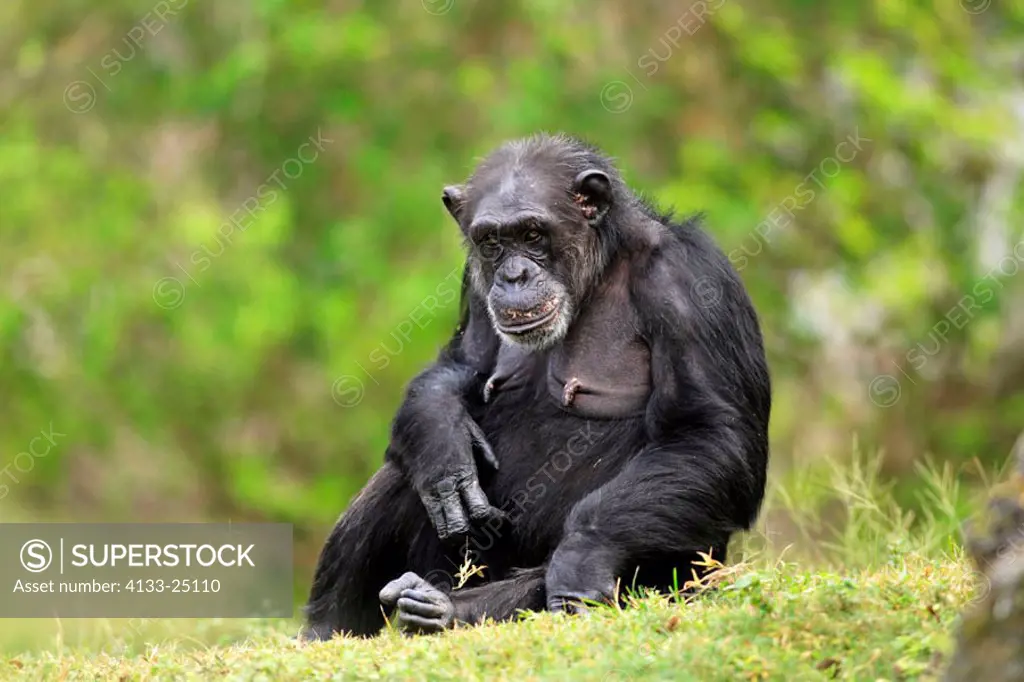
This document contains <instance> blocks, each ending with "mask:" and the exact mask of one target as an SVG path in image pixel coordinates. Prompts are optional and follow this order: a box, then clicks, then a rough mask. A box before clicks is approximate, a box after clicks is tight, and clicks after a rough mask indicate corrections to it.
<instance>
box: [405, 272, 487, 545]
mask: <svg viewBox="0 0 1024 682" xmlns="http://www.w3.org/2000/svg"><path fill="white" fill-rule="evenodd" d="M462 296H463V310H462V315H461V320H460V323H459V328H458V329H457V330H456V332H455V335H454V337H453V338H452V340H451V341H450V342H449V343H448V345H447V347H445V349H444V350H443V351H442V352H441V354H440V357H439V358H438V359H437V362H435V363H434V364H433V365H432V366H430V367H429V368H428V369H426V370H425V371H423V372H422V373H420V374H419V375H418V376H417V377H416V378H414V379H413V380H412V381H411V382H410V383H409V387H408V389H407V391H406V395H405V400H404V401H403V402H402V405H401V406H400V407H399V409H398V412H397V414H396V415H395V419H394V422H393V424H392V429H391V444H390V445H389V447H388V449H387V453H386V455H385V456H386V458H387V459H388V460H389V461H392V462H394V463H395V464H396V465H397V466H398V467H399V469H400V470H401V471H402V472H403V474H404V475H405V476H406V478H407V479H408V480H409V482H410V483H411V484H412V485H413V487H414V488H415V489H416V492H417V493H418V494H419V495H420V498H421V499H422V500H423V504H424V506H425V507H426V510H427V513H428V514H429V516H430V520H431V523H432V524H433V526H434V528H435V529H436V530H437V533H438V536H439V537H440V538H441V539H447V538H449V537H452V536H458V535H462V534H465V533H467V532H468V531H469V524H470V521H483V520H488V519H490V518H492V517H494V516H497V515H500V512H499V511H498V510H497V509H495V508H494V507H492V506H491V505H490V503H489V502H488V501H487V498H486V497H485V496H484V493H483V490H482V489H481V488H480V483H479V480H478V476H477V469H476V461H475V458H474V456H473V453H474V450H475V451H476V452H478V453H479V454H480V455H481V457H482V458H483V460H484V461H486V462H487V463H488V464H489V465H490V466H492V467H494V468H497V467H498V461H497V458H496V457H495V456H494V453H493V452H492V451H491V447H490V445H489V444H488V443H487V440H486V438H485V437H484V434H483V432H482V431H481V430H480V427H479V426H478V425H477V423H476V422H475V421H473V419H472V418H471V417H470V415H469V412H468V411H467V404H468V401H474V400H480V396H481V394H482V391H483V381H484V377H486V376H487V373H488V372H489V371H490V369H491V368H492V367H493V365H494V360H495V357H496V355H497V349H498V345H499V342H498V338H497V336H496V335H495V333H494V331H493V330H492V328H491V326H490V323H489V321H488V318H487V313H486V310H485V309H484V307H483V303H482V302H481V301H479V300H478V299H477V297H476V296H474V295H472V294H471V292H470V291H469V290H468V288H467V286H466V285H465V282H464V284H463V291H462Z"/></svg>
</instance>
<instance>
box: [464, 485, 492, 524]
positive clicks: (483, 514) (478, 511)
mask: <svg viewBox="0 0 1024 682" xmlns="http://www.w3.org/2000/svg"><path fill="white" fill-rule="evenodd" d="M459 492H461V493H462V501H463V502H465V503H466V509H468V510H469V518H470V519H472V520H473V521H484V520H486V519H489V518H491V503H490V502H488V501H487V496H486V495H485V494H484V489H483V488H481V487H480V481H478V480H477V478H476V476H473V477H472V478H469V479H467V480H465V481H463V482H462V483H461V487H460V488H459Z"/></svg>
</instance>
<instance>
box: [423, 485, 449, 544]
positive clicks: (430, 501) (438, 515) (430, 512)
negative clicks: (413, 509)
mask: <svg viewBox="0 0 1024 682" xmlns="http://www.w3.org/2000/svg"><path fill="white" fill-rule="evenodd" d="M423 506H424V507H426V509H427V516H429V517H430V523H431V524H433V526H434V530H435V531H437V535H438V537H444V536H445V535H447V533H448V530H447V524H445V522H444V508H443V507H442V506H441V500H439V499H438V498H437V496H436V495H427V496H425V497H424V498H423Z"/></svg>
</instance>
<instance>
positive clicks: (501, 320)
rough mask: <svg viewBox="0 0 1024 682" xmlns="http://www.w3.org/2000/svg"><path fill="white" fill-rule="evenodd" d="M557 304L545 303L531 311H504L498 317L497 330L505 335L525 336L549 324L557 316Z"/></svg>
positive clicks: (555, 302) (552, 302) (554, 301)
mask: <svg viewBox="0 0 1024 682" xmlns="http://www.w3.org/2000/svg"><path fill="white" fill-rule="evenodd" d="M558 304H559V302H558V301H556V300H552V301H545V302H544V303H542V304H541V305H539V306H537V307H536V308H535V309H533V310H528V311H524V310H516V309H514V308H512V309H508V308H507V309H505V310H503V311H502V312H501V315H499V316H498V320H497V323H498V329H500V330H501V331H503V332H505V333H506V334H525V333H526V332H529V331H533V330H534V329H537V328H538V327H543V326H544V325H546V324H548V323H549V322H551V321H552V320H553V319H555V317H556V316H557V315H558V309H559V307H560V306H559V305H558Z"/></svg>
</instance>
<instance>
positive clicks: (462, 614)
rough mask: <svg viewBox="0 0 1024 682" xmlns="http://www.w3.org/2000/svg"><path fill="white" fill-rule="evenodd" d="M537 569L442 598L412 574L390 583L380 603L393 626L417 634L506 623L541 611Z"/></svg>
mask: <svg viewBox="0 0 1024 682" xmlns="http://www.w3.org/2000/svg"><path fill="white" fill-rule="evenodd" d="M546 570H547V568H546V567H545V566H540V567H537V568H530V569H524V570H519V571H516V572H515V573H513V574H512V575H511V576H510V577H508V578H506V579H504V580H496V581H494V582H492V583H485V584H483V585H480V586H478V587H471V588H468V589H463V590H457V591H455V592H452V593H451V594H446V593H445V592H444V591H442V590H441V589H438V588H437V587H436V586H434V585H432V584H431V583H430V582H428V581H427V580H425V579H424V578H421V577H420V576H418V575H416V574H415V573H413V572H408V573H405V574H404V575H402V577H400V578H398V579H396V580H392V581H391V582H389V583H388V584H387V586H385V587H384V589H383V590H381V592H380V601H381V603H382V604H384V605H385V606H386V607H387V608H388V609H393V615H392V619H393V621H394V622H395V624H396V625H398V626H399V627H401V628H404V629H406V630H408V631H412V632H419V633H424V634H425V633H431V632H440V631H442V630H445V629H447V628H450V627H452V626H453V625H454V624H455V623H463V624H467V625H476V624H477V623H481V622H483V620H484V619H485V618H490V619H491V620H495V621H503V620H510V619H511V618H513V617H514V616H515V615H516V613H517V612H519V611H543V610H544V605H545V604H544V602H545V598H544V596H545V590H544V574H545V572H546Z"/></svg>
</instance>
